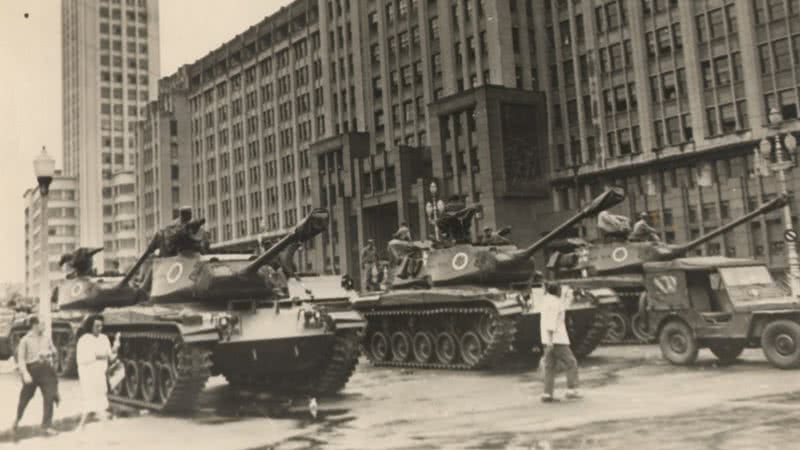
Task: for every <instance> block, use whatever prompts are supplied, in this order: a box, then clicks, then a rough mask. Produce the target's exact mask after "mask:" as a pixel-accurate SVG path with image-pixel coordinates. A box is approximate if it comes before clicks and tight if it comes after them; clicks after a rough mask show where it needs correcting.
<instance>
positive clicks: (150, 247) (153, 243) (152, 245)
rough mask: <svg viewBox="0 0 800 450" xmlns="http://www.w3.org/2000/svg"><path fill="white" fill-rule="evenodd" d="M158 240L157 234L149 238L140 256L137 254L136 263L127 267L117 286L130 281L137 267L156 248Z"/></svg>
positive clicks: (140, 265)
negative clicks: (148, 242)
mask: <svg viewBox="0 0 800 450" xmlns="http://www.w3.org/2000/svg"><path fill="white" fill-rule="evenodd" d="M159 240H160V239H159V236H158V234H156V235H155V236H153V239H151V240H150V244H148V245H147V248H146V249H145V250H144V253H142V254H141V256H139V259H137V260H136V263H135V264H134V265H133V267H131V268H130V269H128V271H127V272H125V276H124V277H122V280H120V282H119V284H117V287H123V286H125V285H127V284H128V283H129V282H130V281H131V278H133V276H134V275H135V274H136V272H137V271H138V270H139V268H140V267H142V264H144V262H145V261H147V258H148V257H149V256H150V255H152V254H153V253H154V252H155V251H156V249H157V248H158V242H159Z"/></svg>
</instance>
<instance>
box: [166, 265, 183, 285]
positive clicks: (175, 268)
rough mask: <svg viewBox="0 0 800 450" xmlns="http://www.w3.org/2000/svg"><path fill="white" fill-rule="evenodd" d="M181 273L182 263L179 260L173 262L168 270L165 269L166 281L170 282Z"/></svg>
mask: <svg viewBox="0 0 800 450" xmlns="http://www.w3.org/2000/svg"><path fill="white" fill-rule="evenodd" d="M181 275H183V264H181V263H179V262H175V263H173V264H172V266H170V268H169V270H168V271H167V282H168V283H169V284H172V283H174V282H176V281H178V279H179V278H180V277H181Z"/></svg>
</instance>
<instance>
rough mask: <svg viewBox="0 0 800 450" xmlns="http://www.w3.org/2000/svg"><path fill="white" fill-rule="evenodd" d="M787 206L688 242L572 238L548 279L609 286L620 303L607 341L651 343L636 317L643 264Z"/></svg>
mask: <svg viewBox="0 0 800 450" xmlns="http://www.w3.org/2000/svg"><path fill="white" fill-rule="evenodd" d="M786 202H787V197H786V196H785V195H780V196H778V197H777V198H775V199H773V200H771V201H769V202H767V203H764V204H763V205H761V206H760V207H759V208H757V209H755V210H753V211H752V212H750V213H748V214H745V215H743V216H742V217H739V218H737V219H736V220H733V221H731V222H730V223H728V224H726V225H723V226H722V227H719V228H717V229H715V230H712V231H710V232H708V233H706V234H704V235H702V236H700V237H698V238H697V239H694V240H692V241H691V242H688V243H684V244H677V245H673V244H666V243H663V242H660V241H655V242H652V241H651V242H632V241H627V240H625V239H614V238H607V239H603V240H596V241H593V242H587V241H584V240H581V239H568V240H566V241H563V242H560V243H558V244H557V245H553V246H552V248H551V250H552V252H551V254H550V256H549V257H548V263H547V271H548V274H549V276H551V277H553V278H555V279H557V280H560V281H561V282H563V283H568V284H570V285H572V286H576V287H581V288H608V289H611V290H613V291H614V294H615V295H617V296H618V297H619V299H620V301H619V302H616V303H613V304H610V305H609V307H608V308H607V315H608V318H609V332H608V334H607V335H606V336H605V341H606V342H610V343H621V342H632V341H633V342H649V341H651V340H652V338H653V336H651V335H650V333H649V332H648V331H647V329H646V327H644V326H643V325H644V322H643V320H642V319H643V318H642V317H641V316H640V315H639V314H638V311H639V310H640V307H639V304H640V303H641V302H642V301H644V297H643V294H644V289H645V285H644V274H643V264H644V263H646V262H651V261H668V260H671V259H674V258H678V257H683V256H685V255H686V254H687V253H688V252H690V251H692V250H693V249H696V248H698V247H699V246H700V245H702V244H704V243H706V242H708V241H709V240H711V239H714V238H715V237H717V236H719V235H721V234H723V233H726V232H728V231H730V230H731V229H733V228H735V227H737V226H739V225H742V224H744V223H746V222H749V221H750V220H752V219H753V218H755V217H757V216H759V215H763V214H767V213H768V212H770V211H773V210H775V209H777V208H781V207H783V206H784V205H785V204H786Z"/></svg>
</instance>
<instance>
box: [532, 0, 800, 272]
mask: <svg viewBox="0 0 800 450" xmlns="http://www.w3.org/2000/svg"><path fill="white" fill-rule="evenodd" d="M542 7H543V11H544V14H542V15H541V18H540V23H539V27H540V29H543V31H544V38H545V39H544V43H545V44H546V48H548V49H550V54H548V55H547V58H546V59H543V60H542V63H543V67H540V70H539V71H538V72H539V74H540V75H541V76H540V84H541V86H540V87H541V88H542V89H543V90H545V91H547V92H548V108H549V110H548V111H549V112H550V115H551V117H552V119H551V131H552V150H553V153H554V154H553V162H554V163H553V166H552V172H551V179H552V180H551V184H552V188H553V204H554V208H555V209H556V210H561V211H569V210H571V209H574V208H575V207H576V206H577V205H578V203H581V202H585V201H587V200H588V199H589V198H590V196H591V195H592V194H595V193H597V192H599V191H600V190H601V189H602V187H603V186H605V185H609V184H615V185H621V186H624V187H625V188H626V189H627V192H628V201H627V202H626V203H625V204H624V205H621V206H620V207H618V208H616V211H618V212H621V213H624V214H629V215H634V214H637V213H639V212H647V213H648V214H649V216H650V218H651V222H653V223H654V224H655V225H656V226H657V227H658V228H659V229H661V231H662V238H663V239H665V240H666V241H667V242H685V241H688V240H691V239H693V238H696V237H699V236H700V235H702V234H703V233H706V232H708V231H710V230H712V229H713V228H715V227H717V226H720V225H722V224H724V223H726V222H728V221H730V220H731V219H733V218H735V217H737V216H740V215H743V214H745V213H746V212H748V211H751V210H753V209H754V208H755V207H756V206H757V205H758V204H760V203H761V202H763V201H766V200H768V199H770V198H772V197H774V196H775V195H776V194H777V191H778V187H777V186H776V180H775V177H774V176H772V175H768V176H761V175H760V174H759V171H758V170H756V169H757V167H756V166H755V163H754V161H755V159H756V158H755V157H754V151H755V149H756V148H757V147H758V146H759V142H760V141H761V140H762V139H764V138H772V137H773V136H775V135H777V134H784V133H797V132H798V131H800V122H798V120H797V119H798V110H797V87H798V86H797V85H798V82H800V78H798V76H797V73H796V72H797V70H796V69H795V64H796V62H797V60H798V56H800V36H797V35H796V33H797V31H800V30H797V27H796V26H794V22H796V21H797V19H798V18H800V17H799V16H798V15H799V14H800V3H799V2H796V1H777V0H735V1H734V0H725V1H723V0H704V1H692V2H679V1H674V0H670V1H660V0H643V1H593V2H587V1H582V2H556V1H553V2H544V4H543V5H542ZM545 64H549V65H545ZM773 108H774V109H776V110H777V112H778V115H779V119H778V121H777V122H778V123H777V124H775V125H774V126H773V125H770V120H769V117H768V115H769V111H770V110H771V109H773ZM797 188H798V177H797V176H796V175H793V176H791V177H790V181H789V191H790V194H791V193H792V192H793V191H796V189H797ZM791 203H792V208H793V209H794V210H795V211H796V208H797V207H798V205H797V202H796V200H795V199H794V198H792V200H791ZM554 216H556V217H561V216H563V213H562V214H554ZM795 220H796V219H795ZM783 228H784V225H783V223H782V221H781V216H780V213H778V212H775V213H771V214H769V215H767V216H765V217H761V218H759V219H757V220H755V221H753V222H751V223H750V224H747V225H744V226H741V227H739V228H737V229H735V230H733V231H731V232H729V233H726V234H725V235H723V236H721V237H719V238H717V239H714V240H712V241H710V242H708V243H707V244H705V245H704V246H703V247H702V248H699V249H697V250H696V253H698V254H708V255H727V256H755V257H757V258H761V259H763V260H764V261H766V262H767V263H769V264H770V265H771V266H773V267H775V268H780V267H785V262H784V255H785V251H784V245H785V243H784V239H783Z"/></svg>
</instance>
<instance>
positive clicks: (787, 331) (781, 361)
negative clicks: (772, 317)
mask: <svg viewBox="0 0 800 450" xmlns="http://www.w3.org/2000/svg"><path fill="white" fill-rule="evenodd" d="M761 348H762V350H764V356H766V357H767V359H768V360H769V362H770V363H772V365H774V366H775V367H778V368H781V369H794V368H797V367H800V324H798V323H797V322H793V321H791V320H776V321H774V322H772V323H770V324H769V325H767V327H766V328H764V333H762V334H761Z"/></svg>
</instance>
